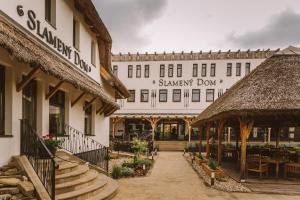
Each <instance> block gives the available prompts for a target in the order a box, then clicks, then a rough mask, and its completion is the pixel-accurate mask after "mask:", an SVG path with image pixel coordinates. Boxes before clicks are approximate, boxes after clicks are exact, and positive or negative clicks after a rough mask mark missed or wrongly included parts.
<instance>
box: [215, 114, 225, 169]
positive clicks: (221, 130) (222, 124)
mask: <svg viewBox="0 0 300 200" xmlns="http://www.w3.org/2000/svg"><path fill="white" fill-rule="evenodd" d="M224 125H225V122H224V120H220V121H219V122H218V130H217V131H218V165H221V160H222V133H223V130H224Z"/></svg>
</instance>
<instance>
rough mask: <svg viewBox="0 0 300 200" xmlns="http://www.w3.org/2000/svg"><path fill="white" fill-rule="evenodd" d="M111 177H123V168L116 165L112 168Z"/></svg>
mask: <svg viewBox="0 0 300 200" xmlns="http://www.w3.org/2000/svg"><path fill="white" fill-rule="evenodd" d="M111 176H112V177H113V178H114V179H118V178H120V177H121V176H122V167H121V166H120V165H114V166H113V167H112V172H111Z"/></svg>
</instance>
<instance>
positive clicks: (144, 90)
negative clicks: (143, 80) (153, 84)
mask: <svg viewBox="0 0 300 200" xmlns="http://www.w3.org/2000/svg"><path fill="white" fill-rule="evenodd" d="M143 94H147V99H146V100H143V99H142V96H143ZM140 102H143V103H146V102H149V90H148V89H141V96H140Z"/></svg>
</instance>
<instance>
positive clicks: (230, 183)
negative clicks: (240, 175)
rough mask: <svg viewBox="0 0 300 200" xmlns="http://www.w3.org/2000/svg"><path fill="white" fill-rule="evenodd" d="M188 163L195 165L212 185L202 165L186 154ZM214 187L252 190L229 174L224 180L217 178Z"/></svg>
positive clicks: (234, 190) (195, 168) (205, 180)
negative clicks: (193, 161)
mask: <svg viewBox="0 0 300 200" xmlns="http://www.w3.org/2000/svg"><path fill="white" fill-rule="evenodd" d="M185 158H186V160H187V161H188V163H189V164H190V165H191V166H192V167H193V169H194V170H195V171H196V172H197V173H198V175H199V176H200V177H201V178H202V179H203V181H204V182H205V183H206V185H210V177H209V176H208V175H207V174H206V173H205V171H204V170H203V169H202V167H201V166H199V165H198V164H197V163H193V164H192V161H191V158H190V156H188V155H185ZM211 187H212V188H214V189H217V190H222V191H226V192H251V190H250V189H249V188H247V187H245V186H243V185H242V184H241V183H238V182H236V181H235V180H233V179H232V178H230V177H229V176H226V175H225V177H224V178H223V179H222V181H218V180H215V184H214V185H213V186H211Z"/></svg>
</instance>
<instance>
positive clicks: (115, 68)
mask: <svg viewBox="0 0 300 200" xmlns="http://www.w3.org/2000/svg"><path fill="white" fill-rule="evenodd" d="M113 74H114V75H115V76H117V77H118V65H113Z"/></svg>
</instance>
